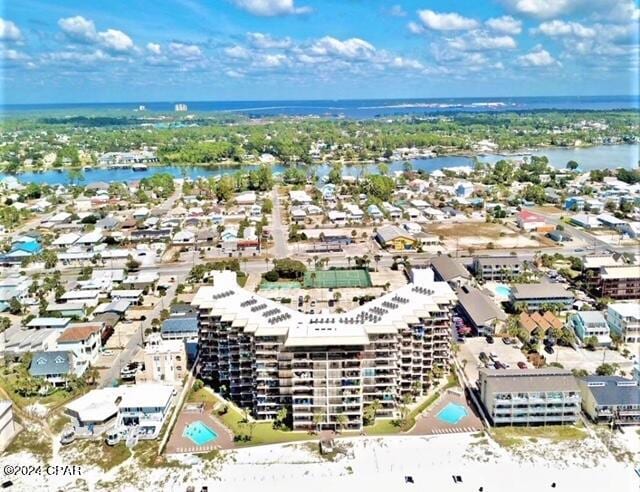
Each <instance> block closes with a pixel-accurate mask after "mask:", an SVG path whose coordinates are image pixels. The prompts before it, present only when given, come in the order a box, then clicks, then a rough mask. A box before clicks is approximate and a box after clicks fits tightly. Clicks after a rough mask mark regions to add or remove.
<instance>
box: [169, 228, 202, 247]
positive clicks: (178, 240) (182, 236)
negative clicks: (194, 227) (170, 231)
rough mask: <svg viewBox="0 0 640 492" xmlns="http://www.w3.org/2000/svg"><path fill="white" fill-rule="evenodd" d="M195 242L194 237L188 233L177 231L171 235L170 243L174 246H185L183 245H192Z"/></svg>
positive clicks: (187, 231)
mask: <svg viewBox="0 0 640 492" xmlns="http://www.w3.org/2000/svg"><path fill="white" fill-rule="evenodd" d="M195 240H196V235H195V234H194V233H193V232H191V231H189V230H183V231H178V232H176V233H175V234H174V235H173V239H172V240H171V242H172V243H173V244H176V245H185V244H194V243H195Z"/></svg>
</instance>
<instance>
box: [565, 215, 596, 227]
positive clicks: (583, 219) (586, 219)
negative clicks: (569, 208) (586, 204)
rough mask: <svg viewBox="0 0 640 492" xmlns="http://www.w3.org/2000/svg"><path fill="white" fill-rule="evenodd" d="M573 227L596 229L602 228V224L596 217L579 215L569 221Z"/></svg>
mask: <svg viewBox="0 0 640 492" xmlns="http://www.w3.org/2000/svg"><path fill="white" fill-rule="evenodd" d="M569 221H570V222H571V223H572V224H573V225H577V226H579V227H584V228H585V229H594V228H596V227H600V226H601V224H600V222H599V221H598V219H597V218H596V216H595V215H589V214H577V215H574V216H573V217H571V218H570V219H569Z"/></svg>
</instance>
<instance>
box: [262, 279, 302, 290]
mask: <svg viewBox="0 0 640 492" xmlns="http://www.w3.org/2000/svg"><path fill="white" fill-rule="evenodd" d="M300 287H302V286H301V285H300V282H267V281H266V280H263V281H262V282H261V283H260V289H261V290H280V289H299V288H300Z"/></svg>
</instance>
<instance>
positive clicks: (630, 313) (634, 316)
mask: <svg viewBox="0 0 640 492" xmlns="http://www.w3.org/2000/svg"><path fill="white" fill-rule="evenodd" d="M606 318H607V323H608V324H609V329H610V330H611V333H612V334H616V335H618V336H620V337H621V338H622V341H623V342H624V343H637V342H640V307H639V306H638V302H637V301H636V302H616V303H613V304H609V305H608V306H607V314H606Z"/></svg>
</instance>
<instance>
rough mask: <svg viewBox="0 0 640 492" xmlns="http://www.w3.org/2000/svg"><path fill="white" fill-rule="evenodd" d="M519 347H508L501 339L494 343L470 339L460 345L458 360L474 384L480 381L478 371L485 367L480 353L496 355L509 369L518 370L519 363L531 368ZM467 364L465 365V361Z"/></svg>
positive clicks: (476, 338) (481, 339)
mask: <svg viewBox="0 0 640 492" xmlns="http://www.w3.org/2000/svg"><path fill="white" fill-rule="evenodd" d="M517 347H519V344H518V345H506V344H505V343H504V342H503V341H502V340H501V339H500V338H495V341H494V343H488V342H487V341H486V339H485V338H484V337H469V338H466V339H465V343H461V344H460V352H459V354H458V360H459V361H460V363H461V364H462V365H464V372H465V373H466V375H467V377H468V378H469V381H470V382H471V383H474V382H475V381H476V380H477V379H478V369H480V368H482V367H484V364H482V363H481V362H480V357H479V356H480V352H484V353H485V354H487V356H488V355H489V354H491V353H493V354H495V355H496V356H497V357H496V360H498V361H500V362H502V363H503V364H505V365H506V366H507V367H508V368H509V369H517V368H518V362H524V363H526V364H527V367H531V365H530V364H528V363H527V358H526V357H525V356H524V354H523V353H522V352H521V351H520V349H519V348H517ZM464 360H466V361H467V362H466V363H464V362H463V361H464Z"/></svg>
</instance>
